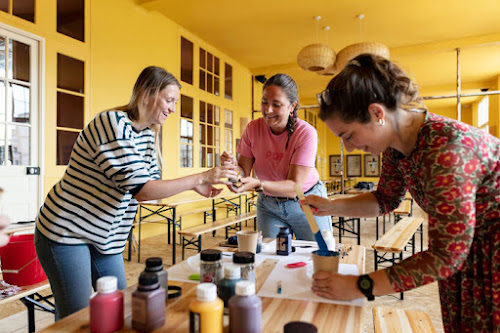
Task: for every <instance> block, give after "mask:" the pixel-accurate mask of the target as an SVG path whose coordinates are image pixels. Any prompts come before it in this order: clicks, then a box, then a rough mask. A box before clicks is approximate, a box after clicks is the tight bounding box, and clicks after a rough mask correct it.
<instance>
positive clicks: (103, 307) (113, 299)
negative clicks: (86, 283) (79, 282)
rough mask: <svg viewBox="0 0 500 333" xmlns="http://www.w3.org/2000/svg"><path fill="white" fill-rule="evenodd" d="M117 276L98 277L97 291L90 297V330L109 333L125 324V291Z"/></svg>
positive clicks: (96, 332) (97, 332)
mask: <svg viewBox="0 0 500 333" xmlns="http://www.w3.org/2000/svg"><path fill="white" fill-rule="evenodd" d="M117 284H118V281H117V279H116V276H103V277H101V278H99V279H97V293H95V294H94V295H92V297H91V298H90V331H91V332H95V333H108V332H114V331H117V330H119V329H120V328H121V327H122V326H123V293H122V292H121V290H118V288H117Z"/></svg>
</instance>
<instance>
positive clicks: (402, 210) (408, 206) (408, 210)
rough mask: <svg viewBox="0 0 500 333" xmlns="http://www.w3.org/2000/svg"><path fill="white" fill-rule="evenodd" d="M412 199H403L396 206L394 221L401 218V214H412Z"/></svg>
mask: <svg viewBox="0 0 500 333" xmlns="http://www.w3.org/2000/svg"><path fill="white" fill-rule="evenodd" d="M412 203H413V199H406V198H405V199H404V200H403V201H402V202H401V204H400V205H399V207H398V208H396V209H395V210H394V223H397V222H398V221H399V220H401V219H402V216H411V215H412V206H413V205H412Z"/></svg>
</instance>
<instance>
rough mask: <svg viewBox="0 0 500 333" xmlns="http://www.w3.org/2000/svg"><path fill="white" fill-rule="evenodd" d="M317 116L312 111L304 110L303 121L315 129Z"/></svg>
mask: <svg viewBox="0 0 500 333" xmlns="http://www.w3.org/2000/svg"><path fill="white" fill-rule="evenodd" d="M317 117H318V116H317V115H316V114H315V112H314V109H304V120H305V121H307V122H308V123H309V124H311V125H312V126H313V127H314V128H316V124H317Z"/></svg>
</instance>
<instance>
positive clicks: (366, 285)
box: [358, 274, 375, 301]
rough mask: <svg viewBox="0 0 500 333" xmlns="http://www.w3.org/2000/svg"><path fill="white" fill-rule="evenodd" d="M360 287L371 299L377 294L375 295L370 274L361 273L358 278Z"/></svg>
mask: <svg viewBox="0 0 500 333" xmlns="http://www.w3.org/2000/svg"><path fill="white" fill-rule="evenodd" d="M358 288H359V290H360V291H361V292H362V293H363V295H365V296H366V298H367V299H368V300H369V301H373V300H374V299H375V296H373V280H372V279H371V277H370V276H369V275H367V274H365V275H361V276H360V277H359V278H358Z"/></svg>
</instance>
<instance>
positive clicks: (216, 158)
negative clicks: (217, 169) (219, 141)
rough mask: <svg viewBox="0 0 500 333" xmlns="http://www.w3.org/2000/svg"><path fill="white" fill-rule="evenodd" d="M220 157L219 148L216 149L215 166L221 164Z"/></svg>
mask: <svg viewBox="0 0 500 333" xmlns="http://www.w3.org/2000/svg"><path fill="white" fill-rule="evenodd" d="M219 157H220V151H219V149H214V166H215V165H220V161H219Z"/></svg>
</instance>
